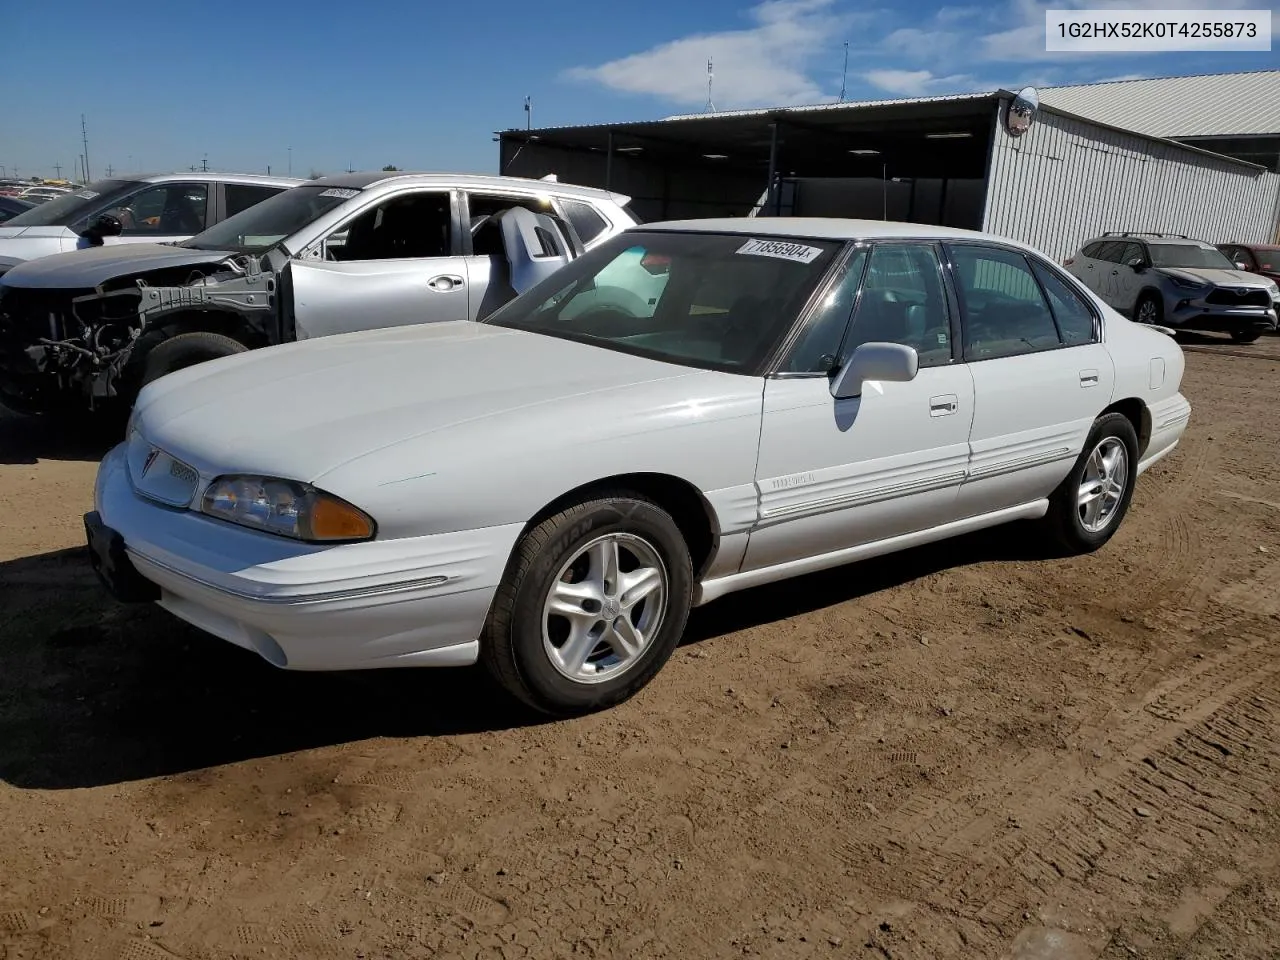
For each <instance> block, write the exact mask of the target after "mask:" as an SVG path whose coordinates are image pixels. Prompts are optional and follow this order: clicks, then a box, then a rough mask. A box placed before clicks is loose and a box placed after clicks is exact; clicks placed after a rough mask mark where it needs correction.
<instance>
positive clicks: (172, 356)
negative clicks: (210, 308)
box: [138, 330, 249, 389]
mask: <svg viewBox="0 0 1280 960" xmlns="http://www.w3.org/2000/svg"><path fill="white" fill-rule="evenodd" d="M248 349H249V348H248V347H246V346H245V345H244V344H243V343H241V342H240V341H239V340H233V339H231V338H230V337H225V336H223V335H222V334H220V333H211V332H209V331H208V330H192V331H191V332H189V333H179V334H178V335H177V336H173V337H170V338H169V339H167V340H163V341H161V342H160V343H158V344H156V345H155V346H154V347H153V348H152V349H151V350H150V351H149V352H148V353H147V355H146V360H145V362H144V363H143V367H142V378H141V380H140V382H139V384H138V389H142V388H143V387H145V386H146V385H147V384H149V383H150V382H151V381H153V380H159V379H160V378H161V377H163V376H165V375H166V374H170V373H176V372H177V371H179V370H184V369H186V368H187V367H192V366H195V365H196V364H197V363H204V362H205V361H206V360H216V359H218V358H219V357H229V356H232V355H233V354H237V353H243V352H244V351H245V350H248Z"/></svg>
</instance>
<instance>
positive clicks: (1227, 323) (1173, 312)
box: [1164, 299, 1277, 333]
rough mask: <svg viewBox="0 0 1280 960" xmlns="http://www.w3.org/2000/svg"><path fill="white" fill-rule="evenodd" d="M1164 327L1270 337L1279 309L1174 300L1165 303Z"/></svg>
mask: <svg viewBox="0 0 1280 960" xmlns="http://www.w3.org/2000/svg"><path fill="white" fill-rule="evenodd" d="M1164 323H1165V324H1166V325H1167V326H1170V327H1183V328H1186V329H1190V330H1209V331H1216V332H1220V333H1230V332H1232V331H1235V330H1256V331H1258V332H1261V333H1271V332H1272V331H1274V330H1275V329H1276V327H1277V308H1276V307H1275V306H1274V305H1273V306H1272V307H1270V308H1268V307H1231V306H1223V305H1222V304H1215V303H1205V302H1204V301H1203V300H1189V299H1181V300H1172V301H1168V300H1167V301H1166V303H1165V319H1164Z"/></svg>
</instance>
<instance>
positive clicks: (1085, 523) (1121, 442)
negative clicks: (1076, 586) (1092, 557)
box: [1045, 413, 1138, 553]
mask: <svg viewBox="0 0 1280 960" xmlns="http://www.w3.org/2000/svg"><path fill="white" fill-rule="evenodd" d="M1137 476H1138V435H1137V432H1136V431H1135V430H1134V429H1133V424H1132V423H1131V422H1130V421H1129V418H1128V417H1126V416H1124V414H1121V413H1108V414H1104V415H1103V416H1101V417H1099V418H1098V419H1097V420H1096V421H1094V424H1093V429H1092V430H1090V431H1089V438H1088V440H1086V441H1085V445H1084V450H1083V451H1082V452H1081V454H1080V457H1079V459H1077V460H1076V463H1075V466H1073V467H1072V468H1071V472H1070V473H1069V474H1067V478H1066V479H1065V480H1063V481H1062V483H1061V484H1060V485H1059V486H1058V489H1057V490H1055V491H1054V492H1053V495H1052V496H1051V497H1050V498H1049V512H1048V514H1047V515H1046V517H1045V520H1046V521H1047V523H1048V526H1049V529H1050V531H1051V533H1052V534H1053V536H1054V538H1055V539H1056V540H1057V542H1058V543H1059V544H1060V545H1061V546H1062V547H1063V548H1064V549H1065V550H1067V551H1068V552H1070V553H1089V552H1091V551H1093V550H1097V549H1098V548H1099V547H1101V546H1102V545H1103V544H1104V543H1106V542H1107V541H1108V540H1110V539H1111V537H1112V536H1113V535H1114V534H1115V532H1116V530H1117V529H1119V527H1120V522H1121V521H1122V520H1123V519H1124V515H1125V513H1127V512H1128V510H1129V503H1130V501H1131V500H1132V498H1133V485H1134V481H1135V480H1136V479H1137Z"/></svg>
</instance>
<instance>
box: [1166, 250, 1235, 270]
mask: <svg viewBox="0 0 1280 960" xmlns="http://www.w3.org/2000/svg"><path fill="white" fill-rule="evenodd" d="M1147 246H1148V248H1149V249H1150V250H1151V265H1152V266H1153V267H1190V268H1192V269H1200V270H1234V269H1235V268H1236V265H1235V264H1234V263H1232V262H1231V261H1230V260H1228V259H1227V258H1226V257H1225V256H1224V255H1223V253H1222V251H1221V250H1219V249H1218V248H1217V247H1211V246H1209V244H1207V243H1206V244H1198V243H1194V244H1193V243H1149V244H1147Z"/></svg>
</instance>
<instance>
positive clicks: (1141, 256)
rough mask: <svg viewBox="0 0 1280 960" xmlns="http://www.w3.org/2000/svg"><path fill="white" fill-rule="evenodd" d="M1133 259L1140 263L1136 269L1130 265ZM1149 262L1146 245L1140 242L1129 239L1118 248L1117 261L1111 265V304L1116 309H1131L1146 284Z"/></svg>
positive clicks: (1128, 310)
mask: <svg viewBox="0 0 1280 960" xmlns="http://www.w3.org/2000/svg"><path fill="white" fill-rule="evenodd" d="M1135 260H1138V261H1140V262H1141V264H1142V266H1140V267H1139V268H1138V269H1135V268H1134V267H1133V265H1132V264H1133V261H1135ZM1149 262H1150V261H1149V259H1148V258H1147V250H1146V247H1145V246H1143V245H1142V244H1140V243H1136V242H1133V241H1130V242H1129V243H1126V244H1125V245H1124V246H1123V247H1121V248H1120V251H1119V262H1117V263H1114V264H1112V265H1111V289H1112V298H1111V305H1112V306H1113V307H1115V308H1116V309H1117V310H1120V311H1123V312H1126V313H1128V312H1131V311H1132V310H1133V308H1134V306H1135V305H1136V304H1137V302H1138V294H1139V293H1141V292H1142V288H1143V287H1144V286H1145V285H1146V281H1147V274H1146V270H1147V267H1146V264H1147V263H1149Z"/></svg>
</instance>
